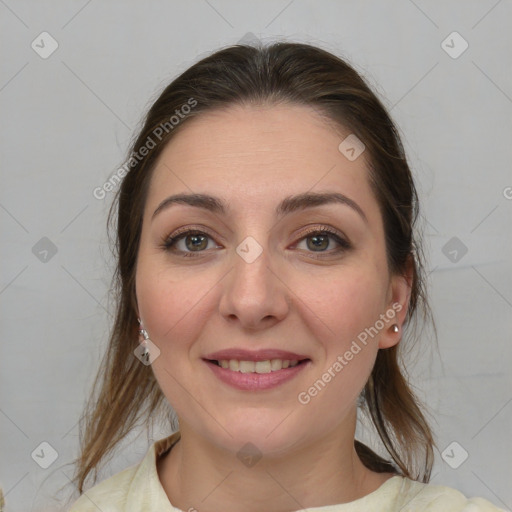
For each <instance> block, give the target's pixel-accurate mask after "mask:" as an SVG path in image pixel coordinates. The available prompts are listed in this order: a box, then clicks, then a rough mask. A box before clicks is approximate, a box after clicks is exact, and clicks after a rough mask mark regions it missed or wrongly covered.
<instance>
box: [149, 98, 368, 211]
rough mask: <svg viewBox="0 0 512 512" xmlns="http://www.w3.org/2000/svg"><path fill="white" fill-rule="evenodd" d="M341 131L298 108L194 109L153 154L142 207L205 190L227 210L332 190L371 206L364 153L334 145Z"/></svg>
mask: <svg viewBox="0 0 512 512" xmlns="http://www.w3.org/2000/svg"><path fill="white" fill-rule="evenodd" d="M349 134H350V132H349V131H348V130H347V129H345V128H343V127H342V126H339V125H338V124H335V123H334V122H330V121H328V120H327V119H326V118H325V117H323V116H321V115H320V114H319V113H317V112H316V111H315V110H314V109H312V108H310V107H307V106H300V105H290V104H284V105H277V106H276V105H273V106H247V105H245V106H234V107H230V108H229V109H225V110H216V111H211V112H207V113H203V114H200V115H199V116H198V117H197V118H194V119H191V120H188V121H187V123H186V125H184V126H183V127H182V128H181V129H180V131H178V132H177V134H176V135H175V136H174V137H173V138H172V139H171V141H170V142H169V143H168V144H167V146H166V147H165V148H164V150H163V152H162V153H161V155H160V157H159V159H158V161H157V165H156V167H155V170H154V173H153V177H152V180H151V184H150V189H149V195H148V201H147V203H148V204H147V206H148V208H151V207H154V206H155V204H156V203H158V202H159V201H161V200H162V199H164V198H165V197H166V196H167V195H169V194H171V193H182V192H183V193H199V192H208V193H210V194H215V195H218V196H219V197H224V198H225V199H226V200H227V201H228V202H229V203H230V204H233V206H234V207H236V206H240V207H243V206H245V207H247V206H248V205H251V204H252V205H255V204H257V205H259V206H260V207H262V208H265V207H266V205H267V203H268V206H269V207H270V206H272V207H273V206H274V205H275V202H276V201H277V199H278V198H280V197H281V196H284V195H291V194H300V193H304V192H307V191H313V192H336V191H338V192H341V193H343V194H345V195H348V196H351V197H352V199H354V200H355V201H357V202H358V203H363V204H365V205H366V209H376V208H377V205H376V201H375V198H374V196H373V194H372V191H371V189H370V186H369V181H368V169H367V167H368V166H367V161H366V159H365V156H366V155H365V154H364V153H363V154H362V155H361V156H360V157H358V158H357V159H356V160H354V161H350V160H348V159H347V158H346V157H345V156H344V154H342V153H341V152H340V150H339V149H338V146H339V145H340V143H341V142H342V141H343V140H344V139H345V138H346V137H347V136H348V135H349ZM370 215H371V212H370Z"/></svg>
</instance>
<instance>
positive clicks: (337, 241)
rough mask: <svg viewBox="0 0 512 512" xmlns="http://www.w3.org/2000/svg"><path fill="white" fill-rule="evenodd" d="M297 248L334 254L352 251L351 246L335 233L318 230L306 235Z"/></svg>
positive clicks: (328, 230)
mask: <svg viewBox="0 0 512 512" xmlns="http://www.w3.org/2000/svg"><path fill="white" fill-rule="evenodd" d="M301 246H302V247H301ZM295 247H296V248H297V249H300V250H305V251H308V252H317V253H324V252H327V253H330V254H332V253H338V252H342V251H345V250H347V249H350V247H351V245H350V244H349V242H347V240H345V239H344V238H342V237H341V235H340V234H338V233H337V232H335V231H332V230H330V229H320V230H319V229H316V230H312V231H309V232H308V233H306V235H305V236H303V237H302V238H301V239H300V241H299V242H298V243H297V244H296V245H295Z"/></svg>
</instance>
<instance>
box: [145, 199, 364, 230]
mask: <svg viewBox="0 0 512 512" xmlns="http://www.w3.org/2000/svg"><path fill="white" fill-rule="evenodd" d="M333 203H334V204H343V205H346V206H349V207H350V208H352V209H353V210H354V211H356V212H357V213H358V214H359V215H360V216H361V217H362V219H363V220H364V221H365V222H366V223H368V219H367V217H366V215H365V213H364V211H363V210H362V208H361V207H360V206H359V205H358V204H357V203H356V202H355V201H354V200H353V199H350V198H349V197H347V196H345V195H343V194H340V193H338V192H325V193H320V192H305V193H303V194H298V195H295V196H289V197H286V198H285V199H283V200H282V201H281V202H280V203H279V205H278V206H277V208H276V215H278V216H283V215H288V214H290V213H293V212H296V211H298V210H304V209H306V208H313V207H315V206H322V205H326V204H333ZM174 204H185V205H189V206H194V207H196V208H203V209H205V210H208V211H211V212H213V213H217V214H222V215H225V214H226V212H227V211H228V210H229V208H228V206H227V205H226V203H225V202H224V201H223V200H222V199H219V198H217V197H214V196H210V195H208V194H176V195H173V196H169V197H167V198H166V199H164V200H163V201H162V202H161V203H160V204H159V205H158V207H157V208H156V210H155V211H154V212H153V215H152V217H151V220H153V219H154V218H155V217H156V215H158V214H159V213H160V212H162V211H163V210H166V209H168V208H169V207H171V206H172V205H174Z"/></svg>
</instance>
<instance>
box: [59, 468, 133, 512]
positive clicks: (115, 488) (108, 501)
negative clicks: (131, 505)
mask: <svg viewBox="0 0 512 512" xmlns="http://www.w3.org/2000/svg"><path fill="white" fill-rule="evenodd" d="M138 468H139V466H138V465H136V466H132V467H129V468H127V469H125V470H123V471H121V472H120V473H116V474H115V475H114V476H111V477H110V478H107V479H106V480H103V481H102V482H100V483H99V484H97V485H95V486H94V487H91V488H90V489H88V490H87V491H85V492H84V493H83V494H82V495H81V496H80V497H79V498H78V499H77V500H76V501H75V503H74V504H73V505H72V507H71V508H70V509H69V512H98V508H99V509H100V510H101V511H102V512H120V511H121V510H124V508H125V504H126V497H127V496H128V492H129V490H130V488H131V486H132V482H133V480H134V477H135V474H136V473H137V470H138Z"/></svg>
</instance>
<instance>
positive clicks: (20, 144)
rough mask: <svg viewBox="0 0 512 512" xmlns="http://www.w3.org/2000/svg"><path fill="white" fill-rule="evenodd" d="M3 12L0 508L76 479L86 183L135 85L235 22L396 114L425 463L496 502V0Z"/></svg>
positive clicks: (506, 301) (108, 159) (93, 363)
mask: <svg viewBox="0 0 512 512" xmlns="http://www.w3.org/2000/svg"><path fill="white" fill-rule="evenodd" d="M0 14H1V28H0V34H1V38H2V40H1V46H2V48H3V59H2V62H1V71H2V73H1V79H0V105H1V112H2V121H3V122H2V128H1V135H2V137H1V150H2V181H1V183H2V186H1V190H0V222H1V226H2V243H1V280H0V304H1V310H0V314H1V324H0V325H1V338H2V346H3V350H2V357H1V358H0V364H1V388H0V390H1V391H0V392H1V395H0V398H1V402H0V429H1V437H0V443H1V472H0V485H1V486H2V487H3V489H4V492H5V493H6V504H7V507H6V509H7V510H8V511H22V510H23V511H26V510H34V511H43V510H53V511H55V510H61V509H62V510H64V508H63V507H64V503H65V500H66V499H68V498H69V495H70V494H71V493H72V492H73V488H72V486H71V485H70V484H69V477H70V476H71V474H72V467H71V466H70V465H69V463H70V461H71V460H72V458H73V457H75V456H76V455H77V447H78V428H77V421H78V417H79V415H80V413H81V411H82V407H83V404H84V400H85V398H86V395H87V392H88V390H89V387H90V384H91V382H92V378H93V376H94V374H95V370H96V367H97V365H98V361H99V358H100V354H101V352H102V350H103V348H104V346H105V343H106V340H107V333H108V326H109V325H110V321H111V317H110V316H109V313H108V311H111V310H110V309H109V304H108V287H109V282H110V275H111V272H112V266H111V257H110V253H109V248H108V244H107V238H106V234H105V220H106V212H107V209H108V206H109V204H110V200H111V194H110V195H108V196H107V198H105V199H104V200H97V199H95V197H94V196H93V190H94V188H95V187H98V186H102V185H103V183H104V182H105V181H106V180H107V179H108V178H109V176H111V175H112V174H113V173H114V172H115V170H116V169H117V168H118V166H119V165H120V164H121V163H122V160H123V158H124V156H125V154H126V151H127V148H128V143H129V141H130V139H131V137H132V135H133V134H134V132H135V131H136V129H137V127H138V126H139V123H140V120H141V118H142V115H143V113H144V112H145V110H146V108H147V107H148V106H149V104H150V100H151V99H153V98H155V96H156V95H157V94H158V93H159V91H160V90H161V89H162V88H163V87H164V86H165V85H166V84H167V83H168V82H169V81H170V80H171V79H172V78H173V77H174V76H176V75H177V74H178V73H179V72H181V71H183V70H184V69H186V68H187V67H188V66H189V65H191V64H192V63H193V62H195V61H196V60H198V59H199V58H200V57H203V56H205V55H206V54H207V53H209V52H211V51H213V50H215V49H217V48H219V47H221V46H224V45H228V44H233V43H236V42H238V41H239V40H240V39H242V38H244V37H245V38H249V39H250V38H251V37H252V36H250V35H247V34H248V33H253V34H254V35H255V36H256V37H258V38H261V39H262V40H263V41H271V40H275V39H277V38H285V39H289V40H294V41H304V42H310V43H313V44H318V45H320V46H322V47H324V48H326V49H327V50H330V51H333V52H335V53H337V54H339V55H340V56H344V57H345V58H347V59H348V60H349V61H351V62H352V63H353V64H354V65H355V66H356V68H357V69H358V70H359V71H360V72H362V73H363V74H364V76H365V77H366V78H367V79H368V80H369V82H370V84H371V85H372V86H373V87H374V89H376V91H377V92H378V94H379V95H380V96H381V97H382V98H383V99H384V102H385V104H386V105H387V106H388V108H389V109H390V110H391V113H392V115H393V117H394V119H395V120H396V121H397V123H398V125H399V126H400V129H401V132H402V133H403V137H404V143H405V145H406V149H407V151H408V154H409V157H410V162H411V165H412V167H413V170H414V173H415V175H416V177H417V180H418V187H419V189H420V193H421V199H422V201H423V219H424V221H423V225H424V230H425V243H426V248H427V252H428V255H429V263H428V268H429V270H430V286H431V298H432V304H433V306H434V310H435V314H436V320H437V326H438V334H439V354H438V353H437V352H436V351H435V350H429V349H428V347H426V349H425V350H426V351H423V352H422V351H421V350H420V352H419V355H418V357H417V359H418V363H417V364H416V365H415V366H411V376H412V378H413V380H414V382H415V384H416V385H417V387H418V388H419V394H420V396H421V397H423V398H424V399H425V400H426V402H427V404H428V406H429V408H430V411H431V413H432V416H433V417H434V418H435V421H434V424H433V427H434V428H435V430H436V433H437V440H438V444H439V448H440V450H439V451H440V452H442V451H443V450H445V449H446V448H447V447H448V450H447V452H445V459H443V458H442V457H441V454H440V453H438V457H437V461H436V466H435V469H434V472H433V479H432V482H433V483H441V484H445V485H449V486H452V487H456V488H458V489H460V490H461V491H462V492H464V493H465V494H466V495H468V496H474V495H478V496H483V497H486V498H488V499H489V500H491V501H493V502H494V503H496V504H497V505H499V506H501V507H503V508H510V507H512V487H511V486H510V483H511V482H512V470H511V464H510V460H512V446H511V444H512V443H511V436H510V431H511V424H512V403H511V402H512V386H511V384H512V382H511V381H512V379H511V370H510V366H511V364H510V363H511V359H512V358H511V354H512V344H511V341H512V340H511V332H512V322H511V318H512V268H511V256H512V240H511V238H512V237H511V236H510V226H511V220H512V188H511V187H512V173H511V170H510V162H511V145H512V144H511V136H512V99H511V96H512V80H511V78H512V77H511V72H510V63H511V53H512V51H511V49H512V46H511V43H512V36H511V34H512V30H511V29H512V24H511V21H510V20H512V5H511V2H510V1H507V0H502V1H496V0H485V1H484V0H482V1H467V0H461V1H450V2H444V1H443V2H442V1H432V2H427V1H425V0H415V1H414V2H413V1H412V0H396V1H388V2H371V3H370V2H360V1H356V0H354V1H320V2H313V1H312V0H310V1H301V0H294V1H293V0H292V1H289V0H283V1H273V2H260V3H258V4H257V5H253V3H252V2H251V3H249V2H247V1H238V2H235V1H224V0H209V1H206V0H205V1H190V2H187V3H185V2H181V3H179V2H176V1H152V2H147V3H146V2H144V3H143V2H136V1H130V2H121V1H110V2H99V1H97V0H96V1H95V0H92V1H91V0H89V1H86V0H80V1H67V2H64V1H50V2H48V1H47V2H36V1H31V2H29V1H14V0H0ZM507 20H508V21H507ZM44 31H46V32H48V33H49V34H51V36H52V37H53V38H54V39H55V40H56V41H57V43H58V49H57V50H56V51H55V52H54V53H53V54H52V55H50V56H49V57H47V58H42V57H41V56H40V54H39V53H37V52H36V51H35V50H34V49H33V48H32V47H31V44H32V42H33V41H35V43H34V45H35V44H38V45H39V48H38V47H36V48H38V50H39V52H43V50H44V51H48V50H49V49H50V48H51V46H50V40H49V39H48V38H47V37H48V36H41V37H40V36H39V35H40V34H41V33H42V32H44ZM454 31H457V32H458V33H459V34H460V35H461V36H462V37H463V38H464V40H465V41H467V43H468V44H469V47H468V48H467V50H466V51H464V52H463V53H462V54H460V55H457V54H458V53H459V52H460V51H461V49H463V44H464V42H463V40H461V39H457V36H455V39H454V36H451V37H449V38H448V39H446V38H447V36H449V35H450V34H451V33H452V32H454ZM43 37H44V38H46V39H44V41H45V42H44V43H41V38H43ZM444 40H446V42H445V43H444V44H442V42H443V41H444ZM43 44H44V49H43V48H42V46H43ZM450 47H451V48H450ZM446 50H447V51H448V52H451V54H452V55H451V56H450V55H449V53H447V51H446ZM454 56H456V57H457V58H454ZM44 237H46V238H47V239H48V240H49V241H51V243H50V242H49V241H48V240H46V239H43V238H44ZM454 237H455V239H453V238H454ZM41 239H43V240H41ZM452 239H453V240H452ZM53 246H54V247H53ZM45 250H46V251H48V252H44V251H45ZM52 250H53V251H55V250H56V251H57V252H56V253H55V254H53V252H52ZM465 250H467V253H465V254H464V251H465ZM454 251H455V252H454ZM428 343H430V342H429V341H428V340H427V339H426V341H425V344H428ZM138 433H139V432H136V433H134V434H133V436H131V438H130V443H128V442H127V443H125V445H124V447H125V449H122V450H121V452H120V453H119V455H118V456H117V457H116V458H115V459H114V460H113V461H112V464H111V465H109V466H107V468H106V470H105V471H104V472H103V473H102V474H101V477H106V476H108V475H110V474H112V473H114V472H117V471H119V470H121V469H123V468H125V467H127V466H128V465H130V464H134V463H136V462H138V461H139V460H140V458H141V457H142V456H143V454H144V453H145V452H146V449H147V446H148V436H146V435H141V436H139V437H138V436H137V434H138ZM166 434H167V432H166V431H165V430H162V432H153V433H151V434H149V436H150V437H151V438H154V439H157V438H158V437H159V436H160V435H161V436H163V435H166ZM454 441H455V442H457V443H458V444H457V445H451V446H450V444H451V443H453V442H454ZM42 442H47V443H49V444H50V445H51V446H52V447H53V448H54V449H55V450H56V451H57V453H58V458H57V459H56V460H55V462H53V464H52V465H51V466H50V467H49V468H48V469H43V468H42V467H40V466H39V465H38V464H37V463H36V462H35V460H33V458H32V457H31V454H32V453H33V452H34V450H36V452H35V453H36V454H37V453H39V454H40V457H39V461H42V460H43V459H45V457H46V458H47V459H46V461H48V460H49V459H48V457H49V456H50V453H51V450H49V449H48V448H47V447H46V448H45V445H44V446H43V447H42V448H41V447H40V443H42ZM41 450H43V451H42V452H41ZM462 450H465V451H466V452H467V453H468V454H469V457H468V458H467V460H465V461H464V462H463V463H461V464H460V462H461V461H462V459H463V456H464V451H462ZM41 453H43V454H44V456H43V455H41ZM34 457H35V456H34ZM35 458H37V457H35ZM458 464H460V465H459V467H458V468H456V469H454V468H453V467H452V466H456V465H458ZM66 484H67V485H66ZM62 486H65V487H64V489H63V490H61V491H60V492H57V491H58V489H59V488H61V487H62ZM75 498H76V496H75Z"/></svg>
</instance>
